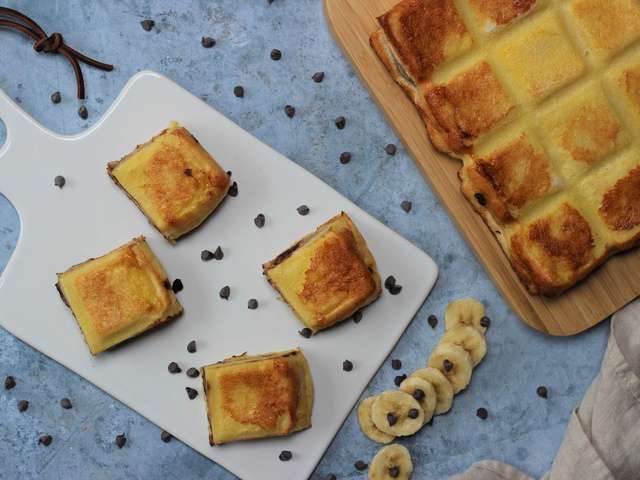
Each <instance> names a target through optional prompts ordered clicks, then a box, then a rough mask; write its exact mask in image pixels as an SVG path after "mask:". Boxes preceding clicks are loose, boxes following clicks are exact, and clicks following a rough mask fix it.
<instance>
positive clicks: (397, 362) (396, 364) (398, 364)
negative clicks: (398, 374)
mask: <svg viewBox="0 0 640 480" xmlns="http://www.w3.org/2000/svg"><path fill="white" fill-rule="evenodd" d="M391 368H393V369H394V370H400V369H401V368H402V362H401V361H400V360H398V359H397V358H394V359H393V360H391Z"/></svg>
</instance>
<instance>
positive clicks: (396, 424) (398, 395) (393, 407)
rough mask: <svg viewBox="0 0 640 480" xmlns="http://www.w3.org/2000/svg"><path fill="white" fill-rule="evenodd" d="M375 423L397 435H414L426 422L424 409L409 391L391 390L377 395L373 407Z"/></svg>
mask: <svg viewBox="0 0 640 480" xmlns="http://www.w3.org/2000/svg"><path fill="white" fill-rule="evenodd" d="M371 419H372V420H373V424H374V425H375V426H376V427H377V428H378V430H382V431H383V432H384V433H387V434H389V435H394V436H396V437H406V436H407V435H413V434H414V433H416V432H417V431H418V430H420V428H421V427H422V425H423V424H424V410H422V407H421V406H420V404H419V403H418V401H417V400H416V399H415V398H413V397H412V396H411V395H409V394H408V393H407V392H401V391H399V390H390V391H388V392H383V393H381V394H380V395H378V396H377V397H376V399H375V400H374V401H373V406H372V407H371Z"/></svg>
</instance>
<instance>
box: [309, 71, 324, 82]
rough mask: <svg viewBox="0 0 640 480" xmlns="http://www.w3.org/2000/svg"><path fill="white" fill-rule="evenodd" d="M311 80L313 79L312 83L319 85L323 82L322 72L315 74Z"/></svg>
mask: <svg viewBox="0 0 640 480" xmlns="http://www.w3.org/2000/svg"><path fill="white" fill-rule="evenodd" d="M311 78H312V79H313V81H314V82H316V83H320V82H322V80H324V72H316V73H314V74H313V76H312V77H311Z"/></svg>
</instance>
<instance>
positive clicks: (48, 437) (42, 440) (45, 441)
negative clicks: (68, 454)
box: [38, 435, 53, 447]
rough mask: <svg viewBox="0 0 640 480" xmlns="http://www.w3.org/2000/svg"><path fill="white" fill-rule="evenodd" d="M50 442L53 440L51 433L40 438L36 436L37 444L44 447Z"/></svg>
mask: <svg viewBox="0 0 640 480" xmlns="http://www.w3.org/2000/svg"><path fill="white" fill-rule="evenodd" d="M51 442H53V437H52V436H51V435H42V436H41V437H40V438H38V445H44V446H45V447H48V446H49V445H51Z"/></svg>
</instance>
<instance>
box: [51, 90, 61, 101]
mask: <svg viewBox="0 0 640 480" xmlns="http://www.w3.org/2000/svg"><path fill="white" fill-rule="evenodd" d="M51 101H52V102H53V103H60V102H61V101H62V95H60V92H53V93H52V94H51Z"/></svg>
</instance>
